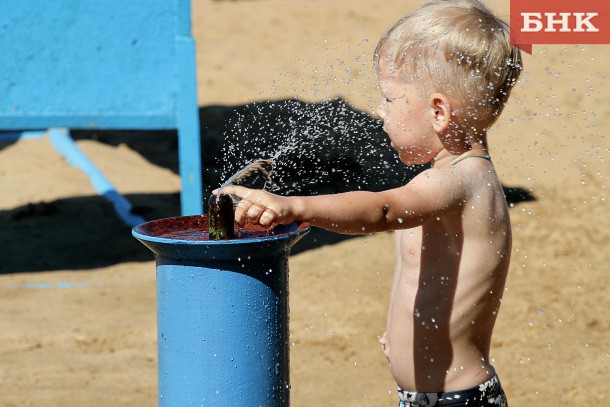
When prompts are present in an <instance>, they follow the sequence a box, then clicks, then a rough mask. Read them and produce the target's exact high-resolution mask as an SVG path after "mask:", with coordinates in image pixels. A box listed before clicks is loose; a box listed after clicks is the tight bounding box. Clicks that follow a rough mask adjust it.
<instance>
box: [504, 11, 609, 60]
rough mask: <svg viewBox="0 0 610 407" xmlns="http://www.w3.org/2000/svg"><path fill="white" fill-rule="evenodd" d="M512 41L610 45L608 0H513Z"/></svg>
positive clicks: (525, 45) (528, 46)
mask: <svg viewBox="0 0 610 407" xmlns="http://www.w3.org/2000/svg"><path fill="white" fill-rule="evenodd" d="M510 28H511V29H510V31H511V34H510V40H511V43H512V44H513V45H515V46H517V47H518V48H520V49H522V50H523V51H525V52H528V53H530V54H531V53H532V44H610V1H608V0H511V2H510Z"/></svg>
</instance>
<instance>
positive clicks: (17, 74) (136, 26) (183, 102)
mask: <svg viewBox="0 0 610 407" xmlns="http://www.w3.org/2000/svg"><path fill="white" fill-rule="evenodd" d="M0 49H2V52H0V94H2V97H1V98H0V130H30V129H47V128H52V127H59V128H85V129H151V130H153V129H159V130H161V129H177V130H178V142H179V160H180V176H181V180H182V192H181V198H182V214H183V215H191V214H201V213H202V212H203V203H202V182H201V173H202V172H201V150H200V140H199V115H198V108H197V94H196V63H195V46H194V40H193V38H192V37H191V24H190V2H189V0H130V1H127V2H125V1H123V0H105V1H98V0H58V1H51V2H45V1H38V0H22V1H18V2H0Z"/></svg>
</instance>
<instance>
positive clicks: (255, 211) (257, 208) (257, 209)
mask: <svg viewBox="0 0 610 407" xmlns="http://www.w3.org/2000/svg"><path fill="white" fill-rule="evenodd" d="M265 209H267V208H265V207H264V206H262V205H260V204H257V203H255V204H253V205H252V206H250V208H248V212H246V219H247V220H248V222H250V223H251V224H253V225H257V224H258V223H259V219H260V217H261V215H262V214H263V212H265Z"/></svg>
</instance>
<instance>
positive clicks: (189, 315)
mask: <svg viewBox="0 0 610 407" xmlns="http://www.w3.org/2000/svg"><path fill="white" fill-rule="evenodd" d="M308 230H309V226H308V225H307V224H300V225H297V224H291V225H288V226H278V227H276V228H275V233H276V234H275V235H270V236H265V235H264V231H263V236H262V237H252V238H242V239H235V240H215V241H209V240H197V236H198V235H197V234H198V233H199V236H201V234H202V233H204V232H205V231H207V216H188V217H179V218H170V219H161V220H158V221H153V222H148V223H144V224H142V225H140V226H137V227H135V228H134V229H133V235H134V236H135V237H136V238H137V239H138V240H140V241H141V242H142V243H144V244H145V245H146V246H147V247H148V248H149V249H150V250H152V251H153V252H154V253H155V255H156V259H157V338H158V355H159V379H158V380H159V399H158V401H159V406H170V407H174V406H176V407H177V406H180V407H182V406H214V407H224V406H265V407H280V406H282V407H284V406H288V405H289V404H290V385H289V383H290V380H289V337H288V335H289V331H288V255H289V252H290V248H291V247H292V245H293V244H294V243H295V242H296V241H297V240H298V239H300V237H302V236H303V235H304V234H305V233H307V231H308ZM184 233H186V234H187V235H189V236H190V238H188V239H187V238H184V237H181V236H183V234H184Z"/></svg>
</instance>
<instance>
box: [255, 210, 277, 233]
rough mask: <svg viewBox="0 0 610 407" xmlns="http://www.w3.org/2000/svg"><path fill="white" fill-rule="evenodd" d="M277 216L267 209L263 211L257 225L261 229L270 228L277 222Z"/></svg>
mask: <svg viewBox="0 0 610 407" xmlns="http://www.w3.org/2000/svg"><path fill="white" fill-rule="evenodd" d="M278 218H279V215H278V214H277V212H275V211H274V210H273V209H271V208H267V209H265V210H264V211H263V213H262V215H261V216H260V218H259V220H258V223H259V224H260V225H261V226H263V227H266V228H268V227H270V226H271V225H272V224H273V223H274V222H275V221H276V220H278Z"/></svg>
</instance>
